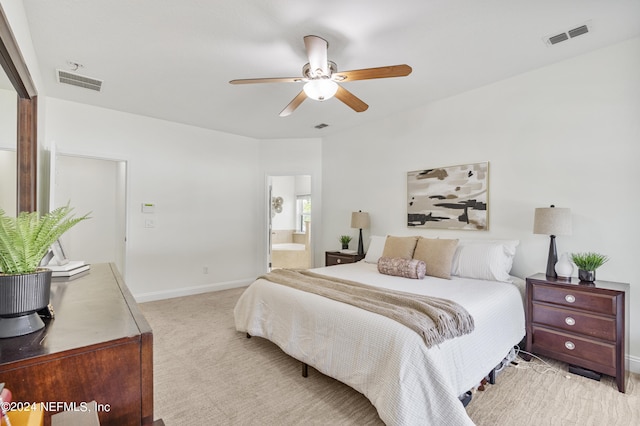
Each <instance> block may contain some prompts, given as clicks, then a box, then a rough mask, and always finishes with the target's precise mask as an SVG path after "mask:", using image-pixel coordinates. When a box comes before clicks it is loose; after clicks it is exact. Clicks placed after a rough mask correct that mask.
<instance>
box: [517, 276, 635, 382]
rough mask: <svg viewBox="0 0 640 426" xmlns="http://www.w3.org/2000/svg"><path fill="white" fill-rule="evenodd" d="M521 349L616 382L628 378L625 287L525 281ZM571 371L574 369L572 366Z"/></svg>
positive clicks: (533, 278)
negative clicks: (524, 338)
mask: <svg viewBox="0 0 640 426" xmlns="http://www.w3.org/2000/svg"><path fill="white" fill-rule="evenodd" d="M526 281H527V309H526V316H527V344H526V350H527V351H528V352H532V353H535V354H540V355H544V356H548V357H550V358H554V359H558V360H560V361H564V362H567V363H569V364H570V365H573V366H577V367H578V369H579V368H583V369H587V370H591V371H595V372H598V373H602V374H606V375H609V376H613V377H615V378H616V383H617V385H618V390H619V391H620V392H624V391H625V384H626V381H627V378H628V371H629V368H628V365H627V363H628V341H629V329H628V326H629V322H628V321H629V319H628V318H629V284H626V283H617V282H611V281H596V282H594V283H590V284H587V283H581V282H579V281H578V280H577V279H575V278H574V279H572V280H571V281H561V280H557V279H552V278H547V277H546V276H545V275H544V274H537V275H533V276H531V277H528V278H527V280H526ZM574 368H575V367H574Z"/></svg>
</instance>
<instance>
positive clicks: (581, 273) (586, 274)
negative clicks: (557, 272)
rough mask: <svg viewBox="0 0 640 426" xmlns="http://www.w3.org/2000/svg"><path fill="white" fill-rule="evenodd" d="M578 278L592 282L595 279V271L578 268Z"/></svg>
mask: <svg viewBox="0 0 640 426" xmlns="http://www.w3.org/2000/svg"><path fill="white" fill-rule="evenodd" d="M578 278H580V281H586V282H588V283H592V282H594V281H595V280H596V271H585V270H584V269H578Z"/></svg>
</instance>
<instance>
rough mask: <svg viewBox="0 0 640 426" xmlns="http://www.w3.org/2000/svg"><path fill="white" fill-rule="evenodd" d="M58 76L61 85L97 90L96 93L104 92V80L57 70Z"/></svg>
mask: <svg viewBox="0 0 640 426" xmlns="http://www.w3.org/2000/svg"><path fill="white" fill-rule="evenodd" d="M57 75H58V82H59V83H64V84H70V85H72V86H78V87H83V88H85V89H91V90H95V91H96V92H100V91H101V90H102V80H97V79H95V78H91V77H86V76H84V75H80V74H74V73H71V72H69V71H63V70H57Z"/></svg>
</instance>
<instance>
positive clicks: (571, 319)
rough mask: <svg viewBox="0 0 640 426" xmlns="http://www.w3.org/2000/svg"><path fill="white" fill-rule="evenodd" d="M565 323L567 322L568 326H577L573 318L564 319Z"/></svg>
mask: <svg viewBox="0 0 640 426" xmlns="http://www.w3.org/2000/svg"><path fill="white" fill-rule="evenodd" d="M564 322H566V323H567V325H575V324H576V320H574V319H573V318H571V317H566V318H565V319H564Z"/></svg>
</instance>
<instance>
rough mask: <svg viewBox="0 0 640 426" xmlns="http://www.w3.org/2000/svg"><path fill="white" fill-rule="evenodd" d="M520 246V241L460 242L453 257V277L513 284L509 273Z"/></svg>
mask: <svg viewBox="0 0 640 426" xmlns="http://www.w3.org/2000/svg"><path fill="white" fill-rule="evenodd" d="M518 244H520V241H518V240H460V241H459V243H458V248H457V249H456V253H455V254H454V255H453V262H452V264H451V275H457V276H459V277H465V278H475V279H479V280H490V281H503V282H512V278H511V277H510V276H509V272H511V267H512V266H513V257H514V256H515V255H516V247H517V246H518Z"/></svg>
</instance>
